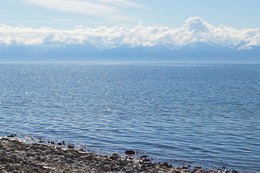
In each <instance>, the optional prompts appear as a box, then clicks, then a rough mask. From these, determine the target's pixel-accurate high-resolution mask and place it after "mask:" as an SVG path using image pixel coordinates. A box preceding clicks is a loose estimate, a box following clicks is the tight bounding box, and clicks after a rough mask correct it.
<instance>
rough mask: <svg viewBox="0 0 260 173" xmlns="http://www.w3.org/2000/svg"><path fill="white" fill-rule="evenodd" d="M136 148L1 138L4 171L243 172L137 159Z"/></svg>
mask: <svg viewBox="0 0 260 173" xmlns="http://www.w3.org/2000/svg"><path fill="white" fill-rule="evenodd" d="M135 154H136V153H135V151H133V150H127V151H125V155H124V156H120V155H119V154H117V153H113V154H111V155H109V156H108V155H99V154H96V153H93V152H89V151H85V150H82V149H77V148H74V146H73V145H67V144H65V142H64V141H62V142H60V143H57V145H52V143H51V144H49V145H48V144H41V143H25V142H22V141H19V140H18V139H17V138H15V136H12V135H10V136H9V137H7V138H0V173H8V172H13V173H15V172H17V173H18V172H24V173H27V172H28V173H34V172H35V173H48V172H53V173H56V172H59V173H60V172H62V173H76V172H77V173H85V172H88V173H99V172H100V173H103V172H118V173H135V172H141V173H164V172H165V173H239V172H238V171H235V170H231V171H227V170H207V169H203V168H201V167H194V168H189V167H184V166H183V167H173V166H172V165H171V164H168V163H167V162H164V163H153V162H152V161H151V159H150V158H149V157H148V156H146V155H144V156H140V158H139V159H135V160H134V159H133V158H134V155H135Z"/></svg>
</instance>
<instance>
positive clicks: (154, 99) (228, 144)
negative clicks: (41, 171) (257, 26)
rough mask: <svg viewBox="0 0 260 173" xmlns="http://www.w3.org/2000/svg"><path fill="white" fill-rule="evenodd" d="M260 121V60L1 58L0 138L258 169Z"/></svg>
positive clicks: (196, 163)
mask: <svg viewBox="0 0 260 173" xmlns="http://www.w3.org/2000/svg"><path fill="white" fill-rule="evenodd" d="M259 122H260V65H167V66H164V65H158V66H156V65H87V64H85V65H79V64H74V65H73V64H52V65H48V64H1V65H0V124H1V128H0V136H5V135H8V134H12V133H16V134H23V135H33V136H37V137H44V138H45V139H52V140H57V141H60V140H65V141H68V142H70V143H74V144H86V145H87V148H88V149H90V150H93V151H94V150H95V151H97V150H98V151H100V152H103V153H112V152H119V153H123V152H124V150H126V149H136V150H138V151H139V152H141V153H146V154H148V155H149V156H152V157H155V158H157V159H158V161H165V160H166V161H170V162H172V161H173V160H175V159H177V160H183V161H184V162H185V161H187V162H189V163H191V164H193V165H203V166H204V167H210V168H221V167H223V166H225V167H226V168H228V169H236V170H241V171H247V172H259V171H260V164H259V163H260V125H259Z"/></svg>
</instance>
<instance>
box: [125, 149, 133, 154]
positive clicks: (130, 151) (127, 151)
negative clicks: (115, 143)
mask: <svg viewBox="0 0 260 173" xmlns="http://www.w3.org/2000/svg"><path fill="white" fill-rule="evenodd" d="M125 154H128V155H134V154H136V152H135V151H134V150H126V151H125Z"/></svg>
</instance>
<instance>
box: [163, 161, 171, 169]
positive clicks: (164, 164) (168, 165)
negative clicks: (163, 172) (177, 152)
mask: <svg viewBox="0 0 260 173" xmlns="http://www.w3.org/2000/svg"><path fill="white" fill-rule="evenodd" d="M162 166H165V167H167V168H172V165H170V164H169V163H167V162H164V163H163V164H162Z"/></svg>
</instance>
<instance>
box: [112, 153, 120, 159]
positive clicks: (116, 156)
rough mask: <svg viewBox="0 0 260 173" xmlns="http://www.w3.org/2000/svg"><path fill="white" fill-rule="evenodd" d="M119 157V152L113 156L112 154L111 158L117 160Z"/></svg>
mask: <svg viewBox="0 0 260 173" xmlns="http://www.w3.org/2000/svg"><path fill="white" fill-rule="evenodd" d="M118 158H119V154H117V153H113V154H112V155H111V156H110V159H112V160H116V159H118Z"/></svg>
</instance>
